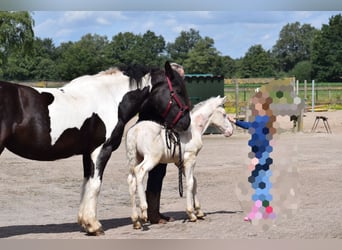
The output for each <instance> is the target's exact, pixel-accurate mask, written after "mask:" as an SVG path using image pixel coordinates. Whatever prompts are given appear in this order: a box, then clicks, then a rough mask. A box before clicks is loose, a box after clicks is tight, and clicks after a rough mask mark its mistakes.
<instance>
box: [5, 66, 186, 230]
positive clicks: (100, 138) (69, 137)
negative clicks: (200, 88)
mask: <svg viewBox="0 0 342 250" xmlns="http://www.w3.org/2000/svg"><path fill="white" fill-rule="evenodd" d="M184 89H185V86H184V81H183V79H182V78H181V77H180V76H179V74H178V73H177V72H175V71H174V70H172V68H171V66H170V64H169V63H168V62H167V63H165V69H148V70H147V68H142V67H140V68H138V67H134V68H128V67H127V68H126V69H118V68H113V69H109V70H107V71H103V72H100V73H98V74H96V75H87V76H81V77H79V78H76V79H74V80H72V81H71V82H70V83H68V84H66V85H65V86H63V87H61V88H50V89H49V88H32V87H28V86H23V85H18V84H13V83H8V82H3V81H0V153H1V152H2V151H3V150H4V149H5V148H7V149H8V150H10V151H11V152H13V153H15V154H17V155H19V156H21V157H25V158H28V159H32V160H39V161H54V160H57V159H61V158H67V157H70V156H73V155H83V170H84V182H83V186H82V193H81V202H80V208H79V212H78V223H79V224H80V225H82V227H83V228H84V229H85V231H86V232H87V233H89V234H94V235H99V234H102V233H103V229H102V226H101V223H100V222H99V221H98V219H97V215H96V212H97V200H98V196H99V193H100V188H101V183H102V177H103V172H104V169H105V166H106V164H107V162H108V160H109V158H110V156H111V153H112V152H113V151H114V150H116V149H117V147H118V146H119V145H120V143H121V139H122V135H123V131H124V126H125V124H126V123H127V122H128V121H129V120H130V119H131V118H132V117H133V116H134V115H135V114H136V113H137V112H139V111H140V110H141V109H142V110H144V112H145V113H149V112H150V113H149V116H150V118H151V119H152V120H155V121H157V122H162V123H163V124H164V125H166V126H167V127H170V128H173V129H175V130H178V131H182V130H185V129H187V128H188V126H189V125H190V112H189V109H188V107H187V100H188V96H187V93H186V91H185V92H184ZM170 91H171V92H172V94H170ZM175 99H177V101H175ZM166 111H167V112H166Z"/></svg>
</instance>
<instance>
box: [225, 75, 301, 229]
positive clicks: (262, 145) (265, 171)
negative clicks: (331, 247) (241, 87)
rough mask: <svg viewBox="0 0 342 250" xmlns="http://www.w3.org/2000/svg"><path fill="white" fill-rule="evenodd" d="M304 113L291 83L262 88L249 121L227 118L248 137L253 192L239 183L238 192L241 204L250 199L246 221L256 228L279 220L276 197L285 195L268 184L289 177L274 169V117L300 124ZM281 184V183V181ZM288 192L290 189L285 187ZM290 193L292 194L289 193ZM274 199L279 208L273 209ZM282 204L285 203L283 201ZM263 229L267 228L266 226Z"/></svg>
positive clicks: (252, 104) (252, 108)
mask: <svg viewBox="0 0 342 250" xmlns="http://www.w3.org/2000/svg"><path fill="white" fill-rule="evenodd" d="M303 110H304V101H303V100H301V99H300V98H299V97H297V96H295V94H294V91H293V85H292V84H291V81H286V80H285V81H282V80H277V81H274V82H272V83H270V84H267V85H263V86H262V87H261V88H260V89H259V90H258V92H257V93H256V94H255V95H254V96H253V97H252V98H251V101H250V109H249V112H250V115H249V120H248V121H239V120H235V119H234V118H231V117H229V120H230V121H231V122H233V123H235V124H236V125H237V126H238V127H241V128H244V129H248V132H249V134H250V135H251V138H250V140H249V141H248V146H249V147H250V149H251V151H250V153H249V154H248V156H249V158H250V163H249V166H248V172H249V176H248V185H249V186H250V187H251V188H252V189H251V190H248V189H247V188H246V185H245V183H239V184H238V192H237V193H238V195H239V198H240V201H243V200H245V201H246V197H249V199H250V200H249V202H247V203H251V202H252V205H251V206H249V207H250V209H249V212H247V216H246V217H245V220H246V221H250V222H252V223H253V224H255V225H257V224H258V222H260V221H262V222H266V221H273V219H275V218H277V217H278V212H279V211H284V209H282V208H281V207H280V206H279V199H280V198H279V197H275V196H278V195H279V196H281V197H282V198H284V197H285V196H286V195H287V193H286V195H284V192H283V191H282V190H280V191H279V192H278V190H277V192H274V189H273V187H274V183H272V182H271V178H272V177H273V181H274V179H275V178H279V173H280V172H281V173H282V174H283V176H284V177H285V178H286V176H290V175H288V174H287V173H286V171H283V170H280V169H277V166H275V164H274V162H273V159H272V157H271V155H272V154H271V153H272V152H273V146H274V138H275V136H276V135H277V132H278V131H277V130H278V126H279V124H277V122H276V116H278V115H281V116H291V117H294V116H295V117H296V120H297V121H298V120H301V115H302V112H303ZM274 169H275V171H276V176H275V177H274V176H273V175H274V173H273V172H272V171H274ZM291 171H292V170H291ZM281 180H282V181H284V178H282V179H281ZM285 181H286V180H285ZM290 185H292V184H290ZM283 186H285V185H283ZM287 189H291V188H288V187H287ZM291 191H292V192H293V190H292V189H291ZM286 192H287V191H286ZM275 198H276V199H277V201H278V205H274V204H275V203H274V199H275ZM284 202H287V200H286V198H285V199H284ZM245 203H246V202H245ZM265 225H266V224H265ZM265 228H268V226H266V227H265Z"/></svg>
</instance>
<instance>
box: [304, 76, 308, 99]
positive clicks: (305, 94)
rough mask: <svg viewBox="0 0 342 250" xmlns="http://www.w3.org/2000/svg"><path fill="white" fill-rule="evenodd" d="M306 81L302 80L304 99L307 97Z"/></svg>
mask: <svg viewBox="0 0 342 250" xmlns="http://www.w3.org/2000/svg"><path fill="white" fill-rule="evenodd" d="M306 91H307V81H306V80H304V100H305V101H306V100H307V99H308V95H307V92H306Z"/></svg>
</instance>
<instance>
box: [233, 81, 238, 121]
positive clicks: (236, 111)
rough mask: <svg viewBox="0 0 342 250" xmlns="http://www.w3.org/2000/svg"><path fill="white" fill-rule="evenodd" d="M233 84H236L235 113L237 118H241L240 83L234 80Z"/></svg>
mask: <svg viewBox="0 0 342 250" xmlns="http://www.w3.org/2000/svg"><path fill="white" fill-rule="evenodd" d="M233 82H235V113H236V118H238V117H239V82H238V81H237V80H236V79H235V78H234V79H233Z"/></svg>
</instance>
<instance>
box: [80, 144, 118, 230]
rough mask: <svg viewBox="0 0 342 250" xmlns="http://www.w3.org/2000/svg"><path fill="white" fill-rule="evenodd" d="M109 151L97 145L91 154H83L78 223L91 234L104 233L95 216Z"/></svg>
mask: <svg viewBox="0 0 342 250" xmlns="http://www.w3.org/2000/svg"><path fill="white" fill-rule="evenodd" d="M111 152H112V151H111V149H110V148H109V147H107V148H102V147H98V148H97V149H96V150H94V151H93V152H92V153H91V154H84V155H83V170H84V181H83V185H82V194H81V204H80V208H79V212H78V223H79V224H80V225H81V226H82V227H83V228H84V230H85V231H86V232H87V233H88V234H91V235H101V234H104V231H103V229H102V225H101V223H100V222H99V221H98V219H97V218H96V212H97V201H98V196H99V194H100V189H101V185H102V176H103V172H104V169H105V166H106V164H107V161H108V159H109V157H110V155H111Z"/></svg>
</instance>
